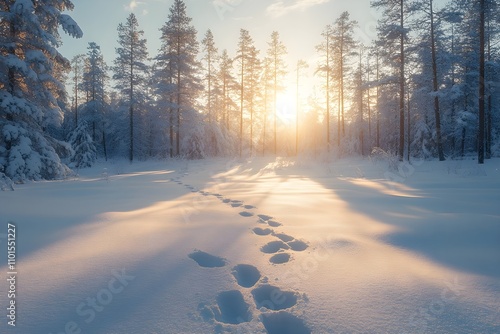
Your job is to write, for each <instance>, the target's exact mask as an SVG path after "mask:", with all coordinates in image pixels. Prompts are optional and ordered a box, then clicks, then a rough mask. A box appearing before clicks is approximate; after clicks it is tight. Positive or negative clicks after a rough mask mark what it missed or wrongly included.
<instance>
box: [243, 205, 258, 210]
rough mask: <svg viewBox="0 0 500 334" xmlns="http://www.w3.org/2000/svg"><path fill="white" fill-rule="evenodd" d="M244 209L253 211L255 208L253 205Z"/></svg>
mask: <svg viewBox="0 0 500 334" xmlns="http://www.w3.org/2000/svg"><path fill="white" fill-rule="evenodd" d="M244 208H245V209H247V210H252V209H255V208H256V207H255V206H253V205H245V206H244Z"/></svg>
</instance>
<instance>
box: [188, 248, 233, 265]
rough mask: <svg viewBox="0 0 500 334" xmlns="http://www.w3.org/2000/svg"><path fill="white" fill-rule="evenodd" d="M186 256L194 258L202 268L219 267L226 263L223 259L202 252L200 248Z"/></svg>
mask: <svg viewBox="0 0 500 334" xmlns="http://www.w3.org/2000/svg"><path fill="white" fill-rule="evenodd" d="M188 256H189V257H190V258H191V259H193V260H195V261H196V263H198V265H199V266H200V267H204V268H220V267H224V266H225V265H226V260H225V259H223V258H221V257H218V256H215V255H211V254H208V253H205V252H202V251H200V250H196V251H194V252H193V253H191V254H189V255H188Z"/></svg>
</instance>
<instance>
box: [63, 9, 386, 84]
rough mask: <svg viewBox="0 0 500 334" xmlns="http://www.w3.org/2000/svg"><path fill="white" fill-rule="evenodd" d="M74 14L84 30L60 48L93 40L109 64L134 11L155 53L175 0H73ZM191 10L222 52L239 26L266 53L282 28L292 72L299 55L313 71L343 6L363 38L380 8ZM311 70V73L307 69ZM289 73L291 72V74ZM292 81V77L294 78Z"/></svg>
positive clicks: (81, 48) (67, 50)
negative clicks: (325, 37) (121, 28)
mask: <svg viewBox="0 0 500 334" xmlns="http://www.w3.org/2000/svg"><path fill="white" fill-rule="evenodd" d="M73 3H74V4H75V9H74V11H73V12H71V13H70V15H71V16H72V17H73V18H74V19H75V20H76V22H77V23H78V24H79V25H80V27H81V28H82V30H83V32H84V37H83V38H82V39H78V40H75V39H73V38H70V37H67V36H64V37H63V46H62V47H61V48H60V51H61V53H62V54H63V55H64V56H65V57H66V58H68V59H71V58H72V57H73V56H74V55H76V54H79V53H86V48H87V46H88V43H89V42H95V43H97V44H98V45H100V46H101V50H102V52H103V55H104V58H105V60H106V62H107V63H108V65H112V63H113V60H114V59H115V57H116V53H115V48H116V47H117V42H116V41H117V27H118V24H119V23H122V22H125V20H126V18H127V16H128V15H129V14H130V13H131V12H134V13H135V14H136V15H137V17H138V20H139V25H140V27H141V29H142V30H144V32H145V37H146V39H147V41H148V51H149V54H150V56H151V57H154V56H155V55H156V54H157V51H158V49H159V47H160V40H159V39H160V31H159V29H160V28H161V27H162V26H163V25H164V23H165V22H166V21H167V18H168V13H169V8H170V7H171V6H172V3H173V0H106V1H102V0H85V1H78V0H74V1H73ZM185 3H186V5H187V12H188V15H189V16H190V17H191V18H192V19H193V20H192V24H193V25H194V27H195V28H196V29H197V31H198V39H199V40H200V41H201V39H203V35H204V34H205V32H206V31H207V29H211V30H212V32H213V34H214V38H215V42H216V45H217V47H218V48H219V50H220V51H222V50H223V49H227V50H228V52H229V54H230V55H234V54H235V51H236V46H237V43H238V38H239V34H240V29H241V28H243V29H247V30H248V31H249V32H250V35H251V36H252V38H253V39H254V41H255V45H256V47H257V48H258V49H259V50H260V51H261V53H260V56H264V55H265V53H266V51H267V48H268V47H267V43H268V41H269V40H270V36H271V33H272V32H273V31H278V32H279V34H280V37H281V39H282V41H283V43H284V44H285V46H286V47H287V50H288V56H287V63H288V71H289V72H291V73H293V72H294V69H295V66H296V63H297V60H299V59H304V60H306V61H307V62H309V66H310V68H309V72H311V73H312V71H313V70H314V69H315V68H316V64H315V62H316V58H317V54H316V51H315V47H316V45H318V44H320V43H321V41H322V38H321V32H322V31H323V30H324V29H325V27H326V25H327V24H332V23H333V22H334V21H335V20H336V19H337V18H338V17H339V15H340V14H341V13H342V12H343V11H346V10H347V11H349V12H350V14H351V18H352V19H354V20H357V21H358V22H359V27H358V28H357V30H356V33H357V35H358V38H360V39H361V40H362V41H365V43H367V44H368V43H369V41H370V40H371V39H372V38H374V37H375V27H376V23H377V15H378V14H377V12H376V11H375V10H374V9H372V8H371V7H370V0H185ZM305 75H309V74H307V73H306V74H305ZM290 77H292V75H291V74H290ZM290 80H291V79H290Z"/></svg>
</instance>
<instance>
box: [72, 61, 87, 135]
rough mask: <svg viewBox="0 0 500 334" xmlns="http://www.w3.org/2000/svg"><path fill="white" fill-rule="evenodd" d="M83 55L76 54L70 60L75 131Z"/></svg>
mask: <svg viewBox="0 0 500 334" xmlns="http://www.w3.org/2000/svg"><path fill="white" fill-rule="evenodd" d="M84 59H85V55H84V54H78V55H76V56H74V57H73V58H72V59H71V72H72V80H73V103H72V105H73V112H74V114H75V115H74V117H75V123H74V125H75V126H74V127H75V129H76V128H77V127H78V105H79V103H78V101H79V97H80V95H79V93H80V84H81V80H82V76H83V65H84V64H83V63H84Z"/></svg>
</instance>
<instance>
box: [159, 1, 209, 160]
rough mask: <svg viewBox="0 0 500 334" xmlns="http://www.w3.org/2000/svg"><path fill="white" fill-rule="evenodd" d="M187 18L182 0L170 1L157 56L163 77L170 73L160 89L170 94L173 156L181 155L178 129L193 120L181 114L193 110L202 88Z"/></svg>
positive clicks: (192, 30) (193, 40)
mask: <svg viewBox="0 0 500 334" xmlns="http://www.w3.org/2000/svg"><path fill="white" fill-rule="evenodd" d="M191 20H192V19H191V18H190V17H188V16H187V12H186V4H185V3H184V1H182V0H174V3H173V5H172V6H171V7H170V13H169V15H168V20H167V22H166V23H165V25H164V26H163V27H162V28H161V32H162V36H161V41H162V46H161V49H160V50H159V54H158V57H157V58H158V59H159V60H161V61H162V62H161V63H159V64H158V70H159V71H161V73H163V74H164V75H165V76H171V77H170V78H169V77H166V78H165V80H163V82H169V83H170V84H169V85H164V88H165V89H166V92H165V93H166V94H169V95H171V96H172V101H171V102H172V106H171V107H172V112H175V115H174V114H172V116H173V117H172V121H173V123H171V126H172V127H173V128H174V129H175V130H176V132H175V155H177V156H179V155H181V141H183V142H186V141H185V140H183V139H182V138H181V137H182V136H181V131H182V129H183V128H184V127H185V126H184V124H182V123H183V120H184V119H186V121H187V120H188V119H190V120H193V121H194V120H196V119H197V118H188V117H184V115H183V114H184V113H190V112H192V111H193V110H196V109H197V106H196V103H197V98H198V97H199V95H200V91H201V89H202V86H201V83H200V78H199V70H200V64H199V62H198V60H197V56H198V41H197V38H196V34H197V32H196V29H195V28H194V27H193V26H192V24H191ZM160 94H161V92H160ZM195 126H196V125H195V124H187V127H195ZM172 140H173V138H172ZM188 142H189V141H188ZM171 144H172V143H171Z"/></svg>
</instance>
